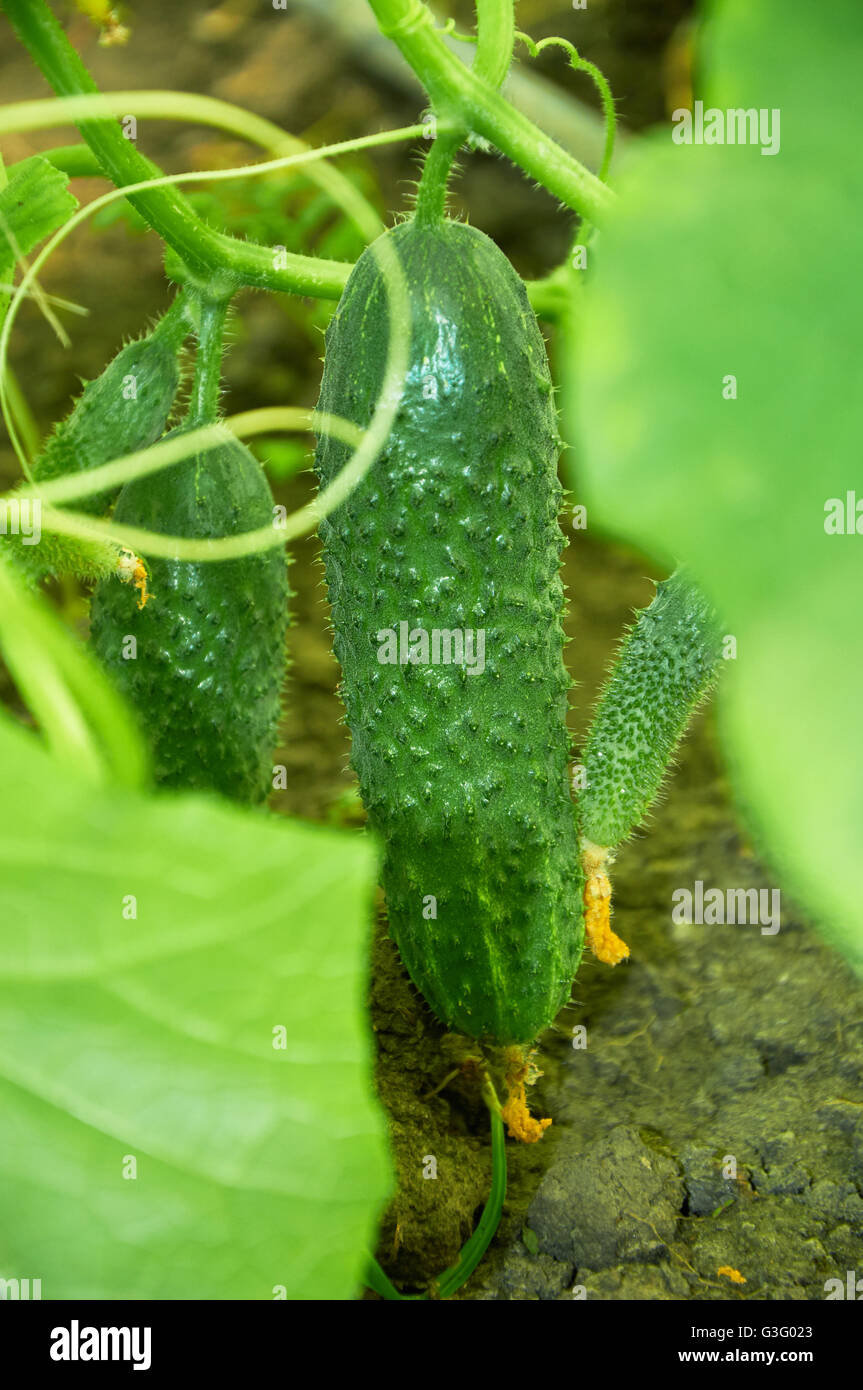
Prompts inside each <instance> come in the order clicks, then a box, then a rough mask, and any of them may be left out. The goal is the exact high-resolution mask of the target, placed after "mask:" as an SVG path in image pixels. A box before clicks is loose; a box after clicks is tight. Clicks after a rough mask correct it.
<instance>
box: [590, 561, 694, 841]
mask: <svg viewBox="0 0 863 1390" xmlns="http://www.w3.org/2000/svg"><path fill="white" fill-rule="evenodd" d="M721 645H722V644H721V638H720V634H719V628H718V619H717V618H716V615H715V613H714V612H713V610H712V608H711V607H710V604H709V603H708V601H707V599H706V598H705V597H704V595H703V594H702V593H701V592H700V590H699V589H697V588H696V586H695V585H694V584H693V583H692V581H691V579H690V578H689V577H688V576H687V574H686V573H685V571H683V570H675V572H674V574H672V576H671V578H670V579H667V580H665V581H664V582H662V583H660V584H657V586H656V597H655V598H654V600H653V602H652V603H651V604H650V605H649V607H647V608H644V609H642V611H641V612H640V613H639V614H638V615H637V619H636V622H635V624H634V626H633V627H632V628H631V629H630V631H629V633H628V634H627V636H626V638H625V640H624V642H623V644H622V646H621V649H620V652H619V654H618V657H617V660H616V662H615V665H614V667H613V669H612V673H611V676H610V678H609V681H608V683H607V685H606V686H605V689H604V690H603V692H602V696H601V698H600V701H599V705H598V707H597V711H596V714H595V715H594V719H593V723H592V725H591V728H590V733H589V735H588V740H587V746H586V748H585V750H584V755H583V760H582V761H583V765H584V773H585V781H586V784H585V789H584V791H583V792H582V794H581V796H580V797H579V801H578V818H579V825H580V827H581V834H582V837H583V839H584V840H585V841H588V842H589V843H590V844H591V845H593V846H596V847H599V848H602V849H613V848H614V847H615V846H616V845H619V844H620V843H621V842H622V841H623V840H625V839H626V838H627V836H628V835H630V834H631V833H632V831H633V830H634V829H635V827H636V826H637V825H639V823H640V822H641V821H642V820H643V819H644V816H645V814H646V812H647V810H648V808H649V807H650V806H651V804H652V803H653V801H654V800H655V798H656V795H657V793H658V792H659V789H660V787H661V785H662V782H663V780H664V778H665V776H666V774H667V772H668V767H669V763H670V761H671V758H672V755H673V753H674V749H675V748H676V746H677V744H678V742H679V740H680V738H681V737H682V735H683V732H684V730H685V729H686V726H687V724H688V723H689V720H690V717H691V715H692V713H693V711H694V710H695V709H696V707H697V706H698V705H699V703H700V702H701V700H702V699H703V698H704V696H705V695H706V693H707V691H708V689H709V688H710V685H711V684H712V682H713V679H714V676H715V674H716V668H717V664H718V662H719V658H720V654H721Z"/></svg>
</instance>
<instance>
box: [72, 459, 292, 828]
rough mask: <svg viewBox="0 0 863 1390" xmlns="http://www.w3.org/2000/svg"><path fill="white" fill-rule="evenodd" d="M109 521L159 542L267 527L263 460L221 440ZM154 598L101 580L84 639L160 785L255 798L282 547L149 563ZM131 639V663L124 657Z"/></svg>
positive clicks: (267, 747)
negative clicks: (142, 741)
mask: <svg viewBox="0 0 863 1390" xmlns="http://www.w3.org/2000/svg"><path fill="white" fill-rule="evenodd" d="M114 515H115V519H116V520H117V521H118V522H119V523H121V524H124V525H129V526H141V527H145V528H146V529H148V530H153V531H159V532H161V533H162V534H166V535H181V536H185V537H201V538H204V537H210V538H213V537H217V536H224V535H233V534H235V533H237V532H242V531H253V530H256V529H257V528H258V527H262V526H266V525H270V524H272V520H273V499H272V494H271V492H270V488H269V484H268V482H267V480H266V478H265V476H264V473H263V470H262V469H261V466H260V464H259V463H258V462H257V460H256V459H255V458H254V457H253V455H252V454H250V453H249V451H248V450H247V449H246V448H245V447H244V446H242V445H241V444H239V443H237V444H226V445H221V446H219V447H218V448H216V449H211V450H209V451H208V452H207V453H206V454H198V455H196V456H193V457H191V458H189V459H186V460H184V461H183V462H181V463H178V464H176V465H174V466H172V467H170V468H167V469H163V470H162V471H160V472H158V473H155V474H150V475H149V476H148V477H146V478H139V479H136V480H135V481H133V482H130V483H127V484H126V486H125V487H124V488H123V491H122V493H121V494H120V498H119V501H118V502H117V507H116V510H115V513H114ZM148 568H149V579H148V586H149V589H150V597H149V599H148V601H147V603H146V605H145V607H144V608H142V609H139V607H138V593H137V591H136V590H135V589H134V588H133V587H132V585H130V584H124V583H121V582H120V580H119V579H116V578H112V579H110V580H105V581H103V582H102V583H101V584H99V585H98V586H97V588H96V590H95V592H94V594H93V601H92V606H91V622H90V630H91V638H92V642H93V645H94V647H95V650H96V652H97V654H98V656H99V658H100V659H101V661H102V663H103V665H104V666H105V668H106V669H107V670H108V671H109V673H110V674H111V675H112V676H113V677H114V679H115V681H116V683H117V686H118V687H119V689H120V690H121V692H122V693H123V694H124V695H125V696H126V698H127V699H128V700H129V702H130V703H131V704H132V706H133V707H134V709H135V711H136V712H137V715H138V718H139V721H140V724H141V727H142V729H143V731H144V733H145V734H146V736H147V738H148V741H149V743H150V745H151V747H152V750H153V762H154V774H155V780H156V781H157V782H159V783H160V784H161V785H163V786H166V787H184V788H193V789H198V790H209V791H215V792H218V793H220V794H221V795H222V796H226V797H230V798H232V799H234V800H236V801H241V802H246V803H256V802H260V801H262V800H263V799H264V798H265V797H266V795H267V794H268V792H269V790H270V788H271V786H272V754H273V749H274V747H275V743H276V734H277V728H278V723H279V717H280V711H281V689H282V683H283V681H284V675H285V630H286V627H287V611H288V610H287V605H288V597H289V594H288V583H287V574H286V568H285V558H284V554H283V552H282V551H281V550H280V549H275V550H269V551H267V552H265V553H263V554H260V555H254V556H250V557H248V558H243V559H239V560H227V561H209V562H202V563H197V564H191V563H189V562H187V561H174V560H153V561H152V562H151V563H150V564H149V566H148ZM128 636H133V637H135V638H136V640H137V657H136V659H134V660H124V657H123V644H124V641H125V639H126V638H127V637H128Z"/></svg>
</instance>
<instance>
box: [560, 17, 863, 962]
mask: <svg viewBox="0 0 863 1390" xmlns="http://www.w3.org/2000/svg"><path fill="white" fill-rule="evenodd" d="M861 51H863V8H861V7H860V5H859V3H858V0H834V3H833V4H831V5H829V6H827V7H825V8H824V9H823V10H821V11H819V12H818V19H817V23H815V22H813V11H812V9H811V6H808V5H803V4H801V3H795V4H791V5H789V4H788V3H787V0H763V3H761V4H759V5H752V4H751V0H726V3H724V4H718V5H716V6H715V7H713V8H712V9H711V12H710V18H709V22H708V24H707V27H706V30H705V34H704V41H703V45H702V55H701V56H702V69H703V71H704V72H705V76H706V84H707V85H706V90H705V92H704V93H703V98H704V101H705V106H707V107H710V106H713V107H718V108H720V109H722V110H726V109H728V108H741V107H742V108H755V109H757V110H761V109H765V110H767V111H772V110H773V109H774V108H779V110H780V113H781V127H780V129H781V147H780V150H779V152H778V153H777V154H775V155H772V156H770V155H763V154H762V153H761V150H760V148H759V146H758V145H724V146H719V145H700V146H697V145H691V146H687V145H676V144H673V143H672V139H671V132H670V131H669V130H668V129H664V130H662V131H661V132H658V133H656V134H654V135H652V136H651V137H650V138H649V139H648V140H647V141H646V142H645V145H644V148H643V150H639V154H638V157H637V158H636V159H633V161H632V163H631V165H630V166H629V169H628V174H627V175H626V176H625V177H624V179H623V180H622V181H621V183H620V193H621V202H620V207H619V211H618V214H617V215H616V216H615V219H614V222H613V223H610V224H609V226H608V228H607V229H604V231H603V235H602V237H601V238H600V244H599V248H598V251H597V256H596V265H595V275H594V278H593V280H592V283H591V284H590V286H589V288H588V291H587V295H586V302H585V305H584V314H583V320H582V323H581V325H580V327H579V330H578V332H579V340H580V341H579V351H578V352H577V353H574V354H573V355H572V357H571V359H570V362H571V365H572V369H573V371H574V373H575V376H576V389H577V401H578V404H577V411H576V418H574V419H573V418H570V420H569V421H568V422H567V430H568V435H569V437H570V438H578V440H579V443H578V456H579V459H578V473H579V484H580V486H579V500H583V501H586V502H587V504H588V508H589V514H590V516H591V519H592V520H595V521H596V522H597V523H598V524H600V525H601V526H603V527H606V528H608V529H609V530H611V531H614V532H615V533H617V534H618V535H621V536H625V537H626V538H627V539H628V540H630V541H632V542H634V543H635V544H636V545H638V546H640V547H641V548H642V549H643V550H645V551H647V552H648V553H650V554H652V555H654V556H655V557H658V558H660V559H662V560H664V561H665V562H666V563H668V564H669V565H670V564H671V563H672V561H673V560H675V559H680V560H683V561H686V562H687V563H688V564H689V565H690V566H691V568H692V570H693V572H694V573H695V575H696V576H697V577H698V578H699V579H700V581H701V583H702V585H703V586H704V588H705V589H706V590H707V592H708V593H709V595H710V596H711V598H712V599H713V601H714V603H715V605H716V607H717V609H718V610H719V612H720V613H721V614H722V615H723V619H724V630H725V631H726V632H728V633H731V634H733V635H734V636H735V637H736V638H737V643H738V659H737V660H736V662H728V663H727V667H726V670H725V671H724V672H723V681H722V683H721V697H722V700H721V721H722V730H723V735H724V740H725V745H726V749H727V751H728V755H729V760H730V762H731V765H732V771H733V774H734V779H735V784H736V787H737V790H738V794H739V796H740V798H741V801H742V803H743V805H744V807H745V809H746V810H747V811H748V814H749V819H750V822H751V823H752V824H753V826H754V827H755V828H756V829H759V830H760V832H761V837H762V841H763V845H764V847H765V849H766V850H767V851H768V852H769V854H770V856H771V857H772V860H773V862H774V864H775V866H776V868H777V869H778V870H779V872H780V874H781V879H782V882H783V883H787V884H788V887H789V888H791V889H793V891H794V892H795V894H796V895H798V896H799V897H800V899H801V901H802V902H804V903H805V904H806V905H807V906H808V908H809V909H810V911H811V912H812V914H813V916H814V917H815V919H816V920H817V922H818V923H819V924H820V925H823V926H824V928H825V930H826V931H827V933H828V934H829V935H830V936H831V938H832V939H833V940H834V941H835V942H836V944H837V945H839V946H840V947H841V949H842V950H843V951H845V952H846V953H847V955H848V956H849V958H850V959H851V960H852V961H853V962H854V963H855V965H856V966H857V968H858V969H863V930H861V916H860V902H861V899H863V856H861V854H860V845H861V841H863V779H861V776H860V766H861V722H860V700H861V690H863V624H861V621H860V613H861V606H863V534H857V535H829V534H827V533H826V531H825V506H826V505H827V504H828V503H829V501H830V499H833V498H835V499H842V500H843V502H844V499H845V497H846V493H847V492H848V491H849V490H853V489H854V488H855V486H856V487H857V488H858V495H859V497H860V499H861V500H863V473H861V468H860V439H861V435H863V418H861V416H863V410H861V406H863V355H861V352H860V324H861V321H863V288H861V274H860V227H861V225H863V180H861V178H860V177H859V164H860V150H861V148H863V111H861V103H860V101H859V88H860V72H859V63H860V53H861ZM729 375H733V376H734V377H735V378H736V382H737V399H725V398H724V396H723V383H724V380H725V378H726V377H728V376H729ZM569 457H571V455H570V456H569ZM861 526H863V518H861Z"/></svg>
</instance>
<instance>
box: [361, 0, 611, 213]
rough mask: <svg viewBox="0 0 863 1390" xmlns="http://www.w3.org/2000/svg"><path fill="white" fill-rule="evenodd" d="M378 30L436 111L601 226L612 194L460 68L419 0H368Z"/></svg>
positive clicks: (551, 141)
mask: <svg viewBox="0 0 863 1390" xmlns="http://www.w3.org/2000/svg"><path fill="white" fill-rule="evenodd" d="M369 4H370V5H371V8H372V10H373V11H374V14H375V18H376V19H377V21H378V27H379V28H380V30H381V32H382V33H383V34H385V35H387V37H389V38H391V39H392V40H393V42H394V43H396V44H397V45H398V47H399V49H400V50H401V52H402V53H403V54H404V56H405V58H406V59H407V61H408V62H409V63H410V65H411V67H412V68H413V70H414V72H416V74H417V76H418V77H419V79H420V81H421V82H422V83H423V85H424V86H425V88H426V91H427V92H428V94H429V97H430V99H431V102H432V105H433V107H434V109H435V110H436V111H440V112H442V113H444V114H445V116H446V118H447V119H448V120H451V121H453V122H455V123H459V124H462V125H463V126H464V127H465V128H466V129H467V130H468V131H469V132H470V133H471V134H475V135H481V136H483V137H484V138H485V139H486V140H489V141H490V142H491V143H492V144H493V145H495V146H496V147H497V149H499V150H501V151H502V153H503V154H505V155H507V156H508V157H509V158H510V159H511V160H512V161H513V162H514V163H515V164H518V165H519V166H520V167H521V168H522V169H523V170H524V172H525V173H526V174H528V175H529V176H530V177H531V178H534V179H536V180H537V182H538V183H541V184H542V185H543V186H544V187H545V188H547V189H548V190H549V192H551V193H553V194H554V195H555V196H556V197H558V198H560V199H561V201H562V202H563V203H565V204H566V206H567V207H570V208H572V209H574V211H576V212H579V213H581V215H582V217H584V218H587V219H588V220H589V221H591V222H594V223H596V224H597V225H601V224H602V222H603V221H604V219H605V216H606V213H607V212H608V211H609V209H610V208H611V206H612V205H613V203H614V194H613V193H612V192H611V190H610V189H609V188H608V187H607V186H606V185H605V184H603V183H602V182H601V181H600V180H599V179H598V178H597V177H596V175H595V174H592V173H591V172H590V170H589V169H586V168H585V166H584V165H583V164H581V163H580V162H579V161H578V160H577V159H574V158H573V156H572V155H570V154H568V153H567V151H566V150H564V149H563V147H562V146H560V145H558V144H557V142H556V141H554V140H552V139H551V137H550V136H548V135H545V134H544V133H543V132H542V131H541V130H540V129H539V128H538V127H537V126H535V125H534V124H533V122H532V121H529V120H528V119H527V117H526V116H522V115H521V113H520V112H518V111H516V110H515V109H514V108H513V107H512V106H510V104H509V102H507V101H505V100H504V99H503V97H501V96H500V95H499V94H498V93H497V92H494V91H492V90H491V89H490V88H489V86H488V85H487V83H486V82H485V81H484V80H483V78H482V77H481V76H478V75H477V73H475V72H473V71H471V69H470V68H467V67H465V65H464V63H462V62H461V61H460V60H459V59H458V58H457V57H456V56H455V54H453V53H451V52H450V50H449V49H448V48H447V46H446V44H445V43H444V42H443V38H442V36H441V34H440V33H439V32H438V31H437V30H436V29H435V26H434V19H433V17H432V14H431V12H430V10H429V9H428V8H427V7H426V6H425V5H424V4H422V3H420V0H369Z"/></svg>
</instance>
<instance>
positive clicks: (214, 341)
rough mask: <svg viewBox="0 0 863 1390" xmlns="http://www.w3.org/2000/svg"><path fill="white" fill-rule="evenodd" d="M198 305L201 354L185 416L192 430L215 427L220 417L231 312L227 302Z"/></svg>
mask: <svg viewBox="0 0 863 1390" xmlns="http://www.w3.org/2000/svg"><path fill="white" fill-rule="evenodd" d="M198 303H199V315H198V353H197V357H196V358H195V379H194V381H193V383H192V396H191V399H190V401H189V410H188V414H187V415H186V425H187V426H190V427H194V426H197V425H209V424H212V423H213V422H214V421H215V419H216V416H217V414H218V405H219V392H220V390H221V385H222V349H223V346H224V337H225V317H226V315H227V312H228V300H227V299H203V298H202V299H200V300H199V301H198Z"/></svg>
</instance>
